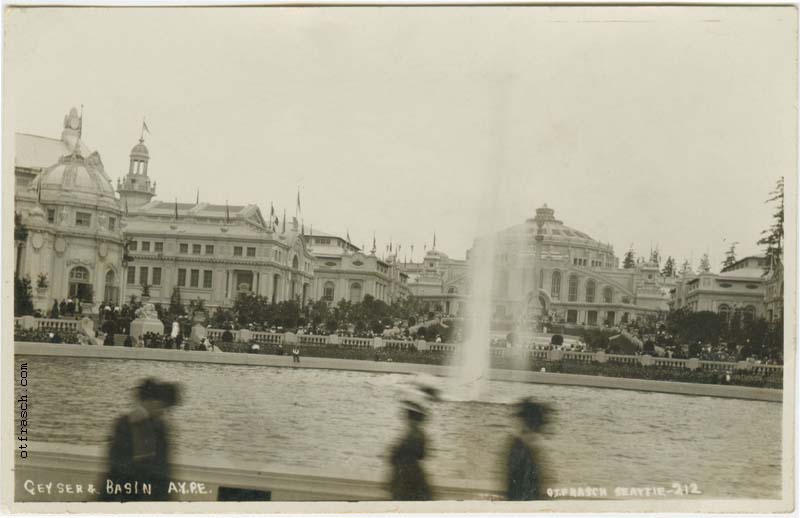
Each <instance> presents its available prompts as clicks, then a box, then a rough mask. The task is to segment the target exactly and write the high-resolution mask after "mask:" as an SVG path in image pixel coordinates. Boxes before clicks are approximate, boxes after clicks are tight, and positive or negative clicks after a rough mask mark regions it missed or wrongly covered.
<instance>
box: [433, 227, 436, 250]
mask: <svg viewBox="0 0 800 518" xmlns="http://www.w3.org/2000/svg"><path fill="white" fill-rule="evenodd" d="M433 250H436V231H434V232H433Z"/></svg>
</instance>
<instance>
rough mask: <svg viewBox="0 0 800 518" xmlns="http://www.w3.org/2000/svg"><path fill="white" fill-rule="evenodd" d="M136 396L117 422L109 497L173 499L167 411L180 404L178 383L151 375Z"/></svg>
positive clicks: (111, 452) (106, 482) (104, 485)
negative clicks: (167, 381) (170, 493)
mask: <svg viewBox="0 0 800 518" xmlns="http://www.w3.org/2000/svg"><path fill="white" fill-rule="evenodd" d="M136 399H137V404H136V407H135V408H134V409H133V411H131V412H130V413H128V414H126V415H123V416H121V417H119V418H118V419H117V421H116V423H115V424H114V432H113V436H112V439H111V446H110V448H109V454H108V459H109V470H108V476H107V478H106V480H104V481H103V483H102V486H101V487H102V491H103V500H106V501H116V502H120V501H136V500H156V501H163V500H168V499H169V494H168V489H169V482H170V446H169V433H168V430H167V425H166V423H165V422H164V419H163V413H164V412H165V411H166V410H167V409H168V408H170V407H173V406H175V405H177V404H178V402H179V399H180V396H179V390H178V386H177V385H175V384H174V383H162V382H159V381H157V380H156V379H153V378H147V379H145V380H144V381H143V382H142V383H140V384H139V386H138V387H137V388H136ZM109 481H110V483H109ZM125 484H130V486H129V487H130V488H131V489H130V490H128V489H127V488H126V485H125ZM109 489H110V490H109Z"/></svg>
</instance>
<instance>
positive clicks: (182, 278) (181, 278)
mask: <svg viewBox="0 0 800 518" xmlns="http://www.w3.org/2000/svg"><path fill="white" fill-rule="evenodd" d="M178 286H186V269H184V268H178Z"/></svg>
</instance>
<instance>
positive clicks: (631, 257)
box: [622, 246, 636, 270]
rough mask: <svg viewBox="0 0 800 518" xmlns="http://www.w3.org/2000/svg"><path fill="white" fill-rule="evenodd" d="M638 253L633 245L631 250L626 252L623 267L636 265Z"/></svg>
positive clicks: (628, 267)
mask: <svg viewBox="0 0 800 518" xmlns="http://www.w3.org/2000/svg"><path fill="white" fill-rule="evenodd" d="M635 257H636V254H635V253H634V251H633V246H631V248H630V250H628V251H627V252H625V258H624V259H623V260H622V267H623V268H625V269H626V270H628V269H630V268H633V267H635V266H636V259H635Z"/></svg>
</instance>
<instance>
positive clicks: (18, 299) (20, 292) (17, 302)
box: [14, 276, 33, 317]
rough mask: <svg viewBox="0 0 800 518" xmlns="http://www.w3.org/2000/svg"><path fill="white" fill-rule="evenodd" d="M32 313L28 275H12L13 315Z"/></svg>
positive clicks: (31, 297)
mask: <svg viewBox="0 0 800 518" xmlns="http://www.w3.org/2000/svg"><path fill="white" fill-rule="evenodd" d="M32 314H33V295H32V293H31V280H30V278H29V277H27V276H26V277H23V278H19V277H14V316H15V317H21V316H23V315H32Z"/></svg>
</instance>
